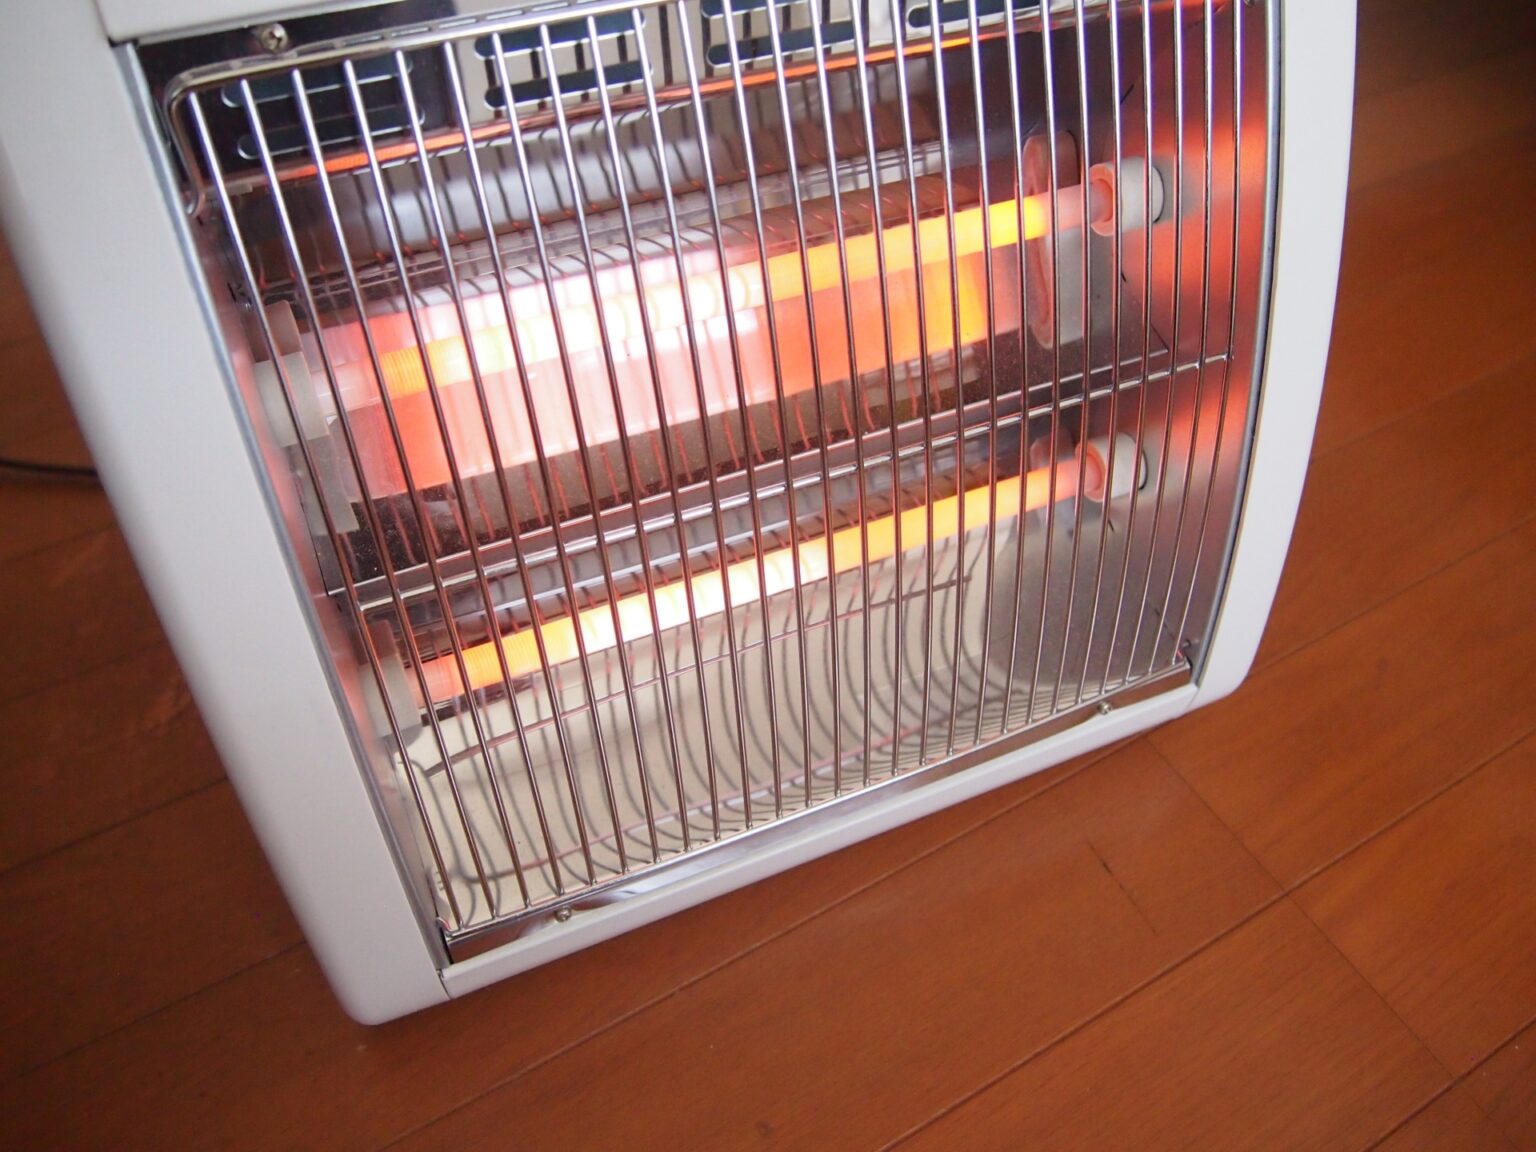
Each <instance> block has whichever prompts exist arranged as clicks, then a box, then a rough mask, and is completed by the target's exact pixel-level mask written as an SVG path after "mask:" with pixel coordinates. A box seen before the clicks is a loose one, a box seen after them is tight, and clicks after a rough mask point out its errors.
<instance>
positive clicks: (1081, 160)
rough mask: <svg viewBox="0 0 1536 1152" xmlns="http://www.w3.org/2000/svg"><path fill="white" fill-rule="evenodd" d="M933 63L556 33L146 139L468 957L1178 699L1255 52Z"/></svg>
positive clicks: (1242, 430)
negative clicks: (1175, 691) (175, 159)
mask: <svg viewBox="0 0 1536 1152" xmlns="http://www.w3.org/2000/svg"><path fill="white" fill-rule="evenodd" d="M936 12H937V15H936V16H935V8H934V6H933V5H932V4H930V3H928V2H926V0H859V2H855V3H849V2H848V0H828V2H822V0H817V2H815V3H807V2H804V0H680V2H676V3H655V4H652V3H647V4H639V5H636V4H630V3H625V4H617V3H608V2H603V3H594V4H574V5H570V6H567V7H564V8H558V9H553V10H551V9H548V8H546V9H543V10H541V11H529V12H526V13H522V14H513V15H497V16H486V17H474V18H460V19H457V20H454V21H445V22H440V23H436V24H432V23H428V24H425V25H420V26H415V27H412V28H401V29H393V30H385V31H383V32H378V31H375V32H371V33H369V34H368V35H367V36H366V37H361V36H360V37H356V38H354V39H352V40H345V39H343V40H328V41H326V42H324V43H319V44H314V45H311V46H307V47H302V48H300V49H298V50H297V51H295V52H293V53H290V54H288V55H286V56H276V57H265V58H259V59H242V60H236V61H233V62H224V61H221V60H216V61H214V62H212V63H209V64H205V65H202V66H200V67H198V68H196V69H194V70H192V71H188V72H183V73H182V74H181V75H180V76H178V77H177V78H176V79H175V80H173V81H172V82H170V83H169V84H168V85H166V86H165V87H164V90H163V98H164V106H165V113H166V122H167V124H168V126H169V128H170V131H171V133H172V136H173V138H174V141H175V144H176V146H177V150H178V153H179V158H180V161H181V163H182V166H183V170H184V172H185V174H186V177H187V181H188V187H189V190H190V193H191V195H192V198H193V200H194V211H195V213H196V224H195V228H194V231H195V232H196V233H197V235H198V237H199V241H200V243H201V244H202V245H203V246H204V248H205V251H206V255H207V257H208V265H209V268H210V269H211V271H210V273H209V275H210V279H211V280H214V281H219V280H222V281H223V282H225V283H226V284H227V291H225V292H224V294H225V295H226V296H228V297H229V298H230V300H231V302H232V303H231V305H230V311H231V315H232V319H231V321H230V323H229V324H228V326H227V337H228V344H229V350H230V355H231V360H232V362H233V363H234V365H235V369H236V375H237V377H238V380H239V384H240V387H241V391H242V396H243V399H244V402H245V403H246V405H247V407H248V409H249V416H250V420H251V426H252V430H253V433H254V435H255V438H256V441H257V443H258V445H259V446H260V448H261V450H262V458H263V460H264V461H265V462H266V465H267V467H268V468H269V470H270V471H271V472H272V481H273V487H274V491H275V492H276V493H277V494H278V504H279V505H280V506H281V507H283V508H285V509H286V510H287V511H286V514H285V516H284V519H285V523H286V528H287V530H288V531H289V533H290V535H291V536H292V537H293V539H294V543H295V547H296V548H297V549H300V550H307V551H308V552H311V553H312V554H313V557H314V559H313V563H312V564H311V567H312V569H313V571H314V572H315V573H316V576H315V584H316V587H315V589H314V591H315V593H316V597H317V600H318V602H319V604H320V611H321V612H322V614H324V615H325V616H327V617H328V618H329V619H330V620H332V621H334V622H336V623H338V624H340V625H341V627H339V628H337V629H335V630H334V635H335V636H336V637H337V639H336V640H335V642H334V644H333V651H332V655H333V657H334V659H335V662H336V666H337V669H338V678H339V680H340V681H341V682H342V683H343V684H345V685H350V686H351V688H350V699H351V701H352V706H353V709H354V711H355V713H356V726H357V730H358V732H359V735H360V740H361V741H362V742H363V744H364V745H365V746H366V747H367V749H368V751H369V754H370V756H372V757H373V759H374V764H375V771H374V774H375V783H376V785H377V787H378V790H379V793H380V795H381V797H382V799H383V803H382V810H383V811H384V812H385V813H386V818H387V819H388V820H389V821H390V822H391V823H392V824H393V825H394V829H393V830H394V832H395V834H396V838H397V840H398V841H399V842H400V843H401V844H402V846H403V851H404V855H405V857H406V859H407V860H408V861H410V862H412V863H411V864H410V865H409V866H410V867H411V868H412V870H413V872H414V873H415V875H413V879H414V880H415V881H417V882H419V884H420V887H421V890H422V892H424V893H425V898H426V899H428V900H430V902H431V905H432V907H433V908H435V910H436V914H437V916H438V918H439V920H440V922H441V925H442V927H443V931H444V933H445V936H446V938H447V941H448V944H449V949H450V952H451V953H452V954H454V955H463V954H465V953H466V952H467V951H468V950H469V948H470V947H472V942H474V941H480V940H484V939H486V938H488V937H487V934H488V932H492V931H494V932H497V933H501V934H503V935H504V934H505V933H506V932H509V931H516V930H519V928H520V927H523V926H526V924H527V923H529V922H530V918H531V917H534V916H548V915H550V914H551V913H552V912H553V911H555V910H558V909H562V908H567V907H570V906H571V905H579V904H580V903H582V902H584V901H593V900H601V899H604V898H610V897H612V896H614V895H619V894H622V893H623V892H625V891H633V890H636V889H637V887H644V886H646V885H649V884H650V883H652V882H655V883H660V882H663V881H664V880H665V879H666V878H668V877H670V876H675V875H678V874H680V873H681V872H684V871H686V870H688V869H690V868H692V867H694V866H696V865H695V863H694V862H697V866H702V865H703V864H706V863H707V862H708V861H709V860H710V859H712V858H717V857H718V852H719V850H720V849H721V848H722V847H724V846H725V845H726V844H734V845H737V846H738V847H750V845H752V844H754V843H760V842H761V840H760V838H761V837H764V836H771V835H773V834H774V833H775V829H781V828H786V827H792V826H795V825H796V824H797V823H799V822H803V820H804V819H805V818H806V817H807V815H808V814H809V813H811V812H813V811H820V810H825V811H826V812H827V813H828V814H829V815H828V817H827V818H834V816H835V814H836V813H838V812H840V811H846V810H847V808H848V806H849V805H851V804H854V803H857V802H858V800H859V798H860V797H867V796H870V795H874V794H878V793H879V792H880V791H881V790H882V789H888V788H890V787H892V786H894V784H895V783H896V782H900V781H910V782H912V783H913V784H920V783H921V782H922V781H923V780H924V779H927V778H931V777H932V776H934V775H936V774H938V773H941V772H949V771H955V770H958V769H960V768H962V767H963V766H964V765H965V764H966V763H968V762H972V761H974V759H976V758H977V757H981V756H986V755H989V754H993V753H995V752H996V751H998V750H1000V749H1002V748H1004V747H1006V746H1007V745H1008V744H1010V743H1016V742H1017V741H1019V740H1020V739H1027V738H1031V737H1032V736H1035V735H1037V734H1038V733H1040V732H1042V731H1045V730H1047V729H1048V728H1049V727H1052V726H1054V725H1057V724H1059V723H1060V722H1062V720H1063V718H1068V717H1070V718H1076V717H1079V716H1081V715H1083V714H1085V713H1091V712H1092V711H1093V709H1094V708H1095V707H1096V706H1100V702H1107V701H1109V700H1110V699H1111V698H1113V697H1116V696H1117V695H1119V694H1122V693H1126V692H1129V691H1138V692H1139V691H1145V690H1146V689H1147V686H1149V685H1162V684H1164V683H1166V678H1168V677H1170V676H1177V675H1181V674H1183V675H1187V674H1189V672H1190V671H1191V669H1192V667H1193V666H1197V665H1198V659H1199V652H1200V648H1201V644H1202V641H1203V639H1204V637H1205V636H1206V634H1207V631H1208V628H1209V624H1210V620H1211V617H1212V612H1213V610H1214V606H1215V604H1216V601H1217V598H1218V596H1219V591H1220V586H1221V579H1222V572H1223V569H1224V566H1225V563H1226V558H1227V554H1228V551H1229V545H1230V541H1231V538H1232V534H1233V531H1234V525H1235V521H1236V511H1237V506H1238V503H1239V497H1240V492H1241V478H1242V474H1243V467H1244V463H1245V460H1246V456H1247V449H1248V441H1249V436H1250V429H1249V423H1250V421H1249V415H1250V412H1251V409H1252V403H1253V395H1252V389H1253V382H1254V380H1255V378H1256V372H1255V367H1256V360H1257V357H1258V355H1259V353H1260V351H1261V342H1260V340H1259V330H1260V321H1261V314H1262V308H1261V305H1262V300H1263V297H1264V283H1263V278H1264V267H1265V262H1264V251H1265V241H1266V237H1267V233H1268V230H1269V220H1270V213H1271V211H1272V207H1273V190H1272V188H1271V187H1270V186H1269V182H1268V180H1267V178H1266V172H1267V171H1268V170H1269V168H1270V150H1271V147H1272V128H1273V125H1272V122H1271V121H1272V115H1271V108H1270V100H1269V96H1268V93H1269V76H1270V72H1271V68H1272V60H1271V56H1272V51H1273V48H1272V45H1271V44H1270V42H1269V39H1268V26H1269V24H1270V20H1269V17H1268V15H1267V13H1266V12H1265V10H1264V8H1263V6H1252V5H1244V4H1241V3H1213V2H1209V0H1207V2H1205V3H1152V4H1132V3H1118V4H1117V3H1103V2H1101V3H1085V2H1084V0H1078V2H1077V3H1076V4H1070V3H1068V4H1057V5H1054V6H1053V11H1052V14H1051V15H1050V17H1049V20H1048V21H1045V20H1044V19H1043V18H1042V15H1041V12H1040V9H1039V7H1038V6H1037V5H1025V4H1011V3H1009V0H958V2H951V3H942V4H939V5H938V7H937V10H936ZM1047 25H1048V26H1047ZM217 294H218V293H215V295H217ZM903 786H905V785H903ZM818 818H819V817H818Z"/></svg>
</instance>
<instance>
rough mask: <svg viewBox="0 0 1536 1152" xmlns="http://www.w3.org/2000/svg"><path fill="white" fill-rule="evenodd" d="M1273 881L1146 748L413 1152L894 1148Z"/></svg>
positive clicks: (625, 1028) (681, 998) (427, 1137)
mask: <svg viewBox="0 0 1536 1152" xmlns="http://www.w3.org/2000/svg"><path fill="white" fill-rule="evenodd" d="M1273 891H1274V889H1273V885H1272V884H1271V883H1270V881H1269V880H1268V878H1267V877H1265V876H1264V875H1263V873H1262V871H1261V870H1260V869H1259V868H1258V867H1257V866H1256V865H1255V864H1254V862H1253V861H1252V860H1251V859H1250V858H1249V857H1248V856H1247V854H1246V853H1244V852H1243V851H1242V849H1241V847H1240V846H1239V845H1238V844H1237V843H1236V841H1235V840H1233V838H1232V837H1231V836H1230V834H1229V833H1228V832H1227V831H1226V830H1225V829H1224V828H1222V827H1221V826H1220V824H1219V823H1218V822H1217V821H1216V820H1215V819H1214V818H1213V817H1212V816H1211V814H1210V813H1209V812H1208V811H1207V810H1206V809H1205V807H1204V806H1203V805H1201V804H1200V803H1199V801H1198V800H1197V799H1196V798H1195V797H1194V796H1193V795H1192V794H1191V793H1190V792H1189V791H1188V790H1187V789H1186V788H1185V787H1184V785H1183V783H1182V782H1181V781H1180V780H1179V779H1178V777H1177V776H1176V775H1175V774H1174V773H1173V772H1172V771H1170V770H1169V769H1168V768H1167V766H1166V765H1165V764H1163V763H1162V762H1161V761H1160V760H1159V759H1158V758H1157V757H1156V756H1155V755H1154V754H1153V753H1152V752H1151V751H1150V749H1148V748H1147V747H1146V746H1145V745H1144V744H1141V743H1138V744H1135V745H1132V746H1131V747H1130V748H1128V749H1126V750H1125V751H1123V752H1120V753H1117V754H1116V755H1114V756H1111V757H1109V758H1107V759H1105V760H1103V761H1101V762H1100V763H1099V764H1096V765H1094V766H1093V767H1092V768H1089V769H1088V770H1087V771H1085V772H1083V773H1082V774H1080V775H1078V776H1076V777H1074V778H1073V779H1072V780H1070V781H1068V782H1067V783H1066V784H1064V785H1063V786H1062V787H1060V788H1058V789H1055V790H1053V791H1052V792H1049V793H1046V794H1045V795H1043V796H1041V797H1039V798H1038V799H1037V800H1036V801H1033V802H1031V803H1029V804H1026V805H1022V806H1021V807H1019V808H1018V809H1015V810H1014V811H1013V812H1010V813H1009V814H1008V815H1007V816H1005V817H1004V818H1002V819H1000V820H997V821H994V822H993V823H991V824H989V825H987V826H986V827H985V828H982V829H978V830H977V831H976V832H974V833H973V834H971V835H969V836H967V837H965V839H963V840H961V841H959V842H957V843H956V844H954V845H951V846H949V847H947V848H946V849H945V850H944V851H942V852H939V853H936V854H934V855H933V856H932V857H930V858H929V859H927V860H925V861H923V863H922V864H921V865H919V866H916V867H913V868H910V869H908V870H906V871H904V872H902V873H900V874H899V875H897V876H895V877H892V878H891V879H890V880H888V881H886V882H885V883H882V884H881V885H879V886H878V887H877V888H875V889H872V890H871V891H869V892H868V893H866V894H865V895H864V896H863V898H861V899H860V900H858V901H857V902H854V903H850V904H849V905H847V906H846V907H841V908H837V909H833V910H831V911H829V912H828V913H826V914H824V915H822V916H819V917H817V918H816V919H815V920H814V921H812V922H810V923H809V924H807V925H805V926H803V927H802V928H800V929H798V930H797V931H796V932H794V933H792V934H791V935H790V936H788V937H786V938H784V939H783V940H781V941H775V942H774V943H773V944H770V945H769V946H767V947H765V948H762V949H759V950H758V951H756V952H754V953H752V954H751V955H750V956H747V957H744V958H743V959H742V960H741V961H740V962H739V963H737V964H734V965H732V966H731V967H730V968H728V969H726V970H725V971H724V972H721V973H719V974H717V975H715V976H713V977H711V978H710V979H709V980H706V981H702V982H701V983H699V984H697V985H695V986H693V987H691V988H688V989H685V990H683V991H682V992H680V993H679V994H678V995H676V996H673V997H671V998H670V999H668V1000H667V1001H665V1002H664V1003H661V1004H658V1005H656V1006H655V1007H654V1008H652V1009H650V1010H649V1011H648V1012H646V1013H645V1014H644V1015H642V1016H640V1017H637V1018H636V1019H634V1020H632V1021H628V1022H626V1023H625V1024H623V1025H621V1026H620V1027H618V1028H615V1029H613V1030H611V1031H610V1032H607V1033H605V1034H603V1035H602V1036H599V1037H595V1038H594V1039H593V1040H591V1041H589V1042H588V1043H586V1044H584V1045H582V1046H581V1047H580V1048H578V1049H576V1050H575V1051H573V1052H570V1053H568V1054H566V1055H564V1056H562V1057H561V1058H560V1059H558V1060H556V1061H553V1062H551V1063H549V1064H547V1065H544V1066H542V1067H540V1068H537V1069H534V1070H532V1071H531V1072H529V1073H528V1074H526V1075H524V1076H522V1077H519V1078H518V1079H517V1080H515V1081H513V1082H511V1083H510V1084H507V1085H505V1086H504V1087H502V1088H500V1089H498V1090H497V1091H495V1092H493V1093H491V1094H489V1095H487V1096H485V1097H483V1098H482V1099H480V1100H477V1101H475V1102H474V1103H473V1104H471V1105H470V1106H468V1107H466V1108H464V1109H462V1110H460V1111H458V1112H455V1113H453V1114H452V1115H450V1116H448V1117H447V1118H445V1119H444V1120H442V1121H440V1122H439V1123H437V1124H434V1125H433V1126H432V1127H430V1128H428V1129H426V1130H425V1131H422V1132H419V1133H417V1134H416V1135H414V1136H413V1137H412V1138H410V1139H409V1140H406V1141H404V1142H403V1143H402V1144H401V1148H402V1149H409V1150H410V1152H427V1150H429V1149H445V1150H446V1149H463V1148H476V1147H488V1146H492V1145H494V1144H495V1143H496V1141H497V1140H498V1137H500V1136H504V1135H505V1134H507V1133H509V1132H512V1131H516V1133H517V1140H518V1141H519V1143H520V1144H521V1146H523V1147H527V1148H538V1149H565V1148H570V1149H577V1148H611V1147H618V1146H620V1145H623V1146H626V1147H630V1148H634V1149H650V1148H655V1149H671V1148H710V1149H735V1148H748V1147H755V1146H757V1145H758V1144H759V1143H760V1142H761V1141H764V1140H770V1141H772V1142H773V1143H776V1144H779V1145H781V1146H784V1147H794V1148H803V1147H814V1146H817V1144H818V1142H819V1141H821V1140H825V1139H826V1137H827V1134H828V1131H829V1129H828V1125H829V1123H831V1124H835V1131H836V1133H837V1142H838V1144H839V1145H840V1146H841V1147H846V1148H878V1147H882V1146H883V1145H884V1144H885V1143H886V1142H888V1141H890V1140H894V1139H895V1138H897V1137H898V1136H900V1135H901V1134H902V1132H904V1131H905V1130H907V1129H908V1128H910V1127H912V1126H914V1125H916V1124H918V1123H921V1122H922V1121H923V1120H924V1119H925V1118H926V1117H928V1116H930V1115H932V1114H933V1112H934V1111H935V1110H936V1109H938V1108H942V1107H943V1106H944V1105H945V1104H946V1103H948V1102H949V1101H951V1100H953V1099H955V1098H956V1097H957V1096H958V1095H961V1094H963V1093H964V1092H965V1091H967V1089H968V1088H969V1087H971V1086H972V1085H974V1084H976V1083H979V1082H981V1081H984V1080H985V1079H986V1078H988V1077H990V1076H994V1075H997V1074H998V1073H1000V1072H1001V1071H1003V1070H1004V1069H1006V1068H1007V1067H1008V1066H1009V1065H1010V1064H1011V1063H1013V1062H1015V1061H1018V1060H1021V1059H1023V1058H1025V1057H1026V1056H1028V1055H1029V1054H1030V1053H1032V1052H1034V1051H1036V1050H1038V1049H1040V1048H1041V1047H1042V1046H1044V1045H1045V1044H1047V1043H1049V1042H1050V1041H1051V1040H1052V1039H1053V1038H1055V1037H1056V1036H1058V1035H1060V1034H1061V1033H1062V1032H1063V1031H1064V1030H1066V1029H1068V1028H1071V1027H1073V1026H1074V1025H1076V1024H1078V1023H1080V1022H1081V1021H1083V1020H1084V1019H1086V1018H1087V1017H1089V1016H1090V1015H1091V1014H1093V1013H1094V1012H1096V1011H1098V1010H1100V1009H1102V1008H1104V1007H1106V1006H1107V1005H1108V1004H1110V1003H1111V1002H1112V1001H1113V1000H1114V999H1116V998H1117V997H1119V996H1123V995H1124V994H1126V993H1127V992H1130V991H1131V990H1132V989H1133V988H1135V987H1136V986H1137V985H1138V984H1140V983H1142V982H1144V981H1146V980H1148V979H1149V978H1151V977H1152V976H1154V975H1155V974H1156V973H1157V972H1158V971H1159V970H1161V969H1162V968H1164V967H1166V966H1167V965H1169V964H1171V963H1174V962H1176V961H1177V960H1179V959H1180V958H1181V957H1182V956H1183V955H1186V954H1188V953H1190V952H1192V951H1193V950H1194V949H1195V948H1197V947H1198V946H1199V945H1200V944H1201V943H1203V942H1205V941H1206V940H1208V939H1210V938H1211V937H1212V936H1214V935H1215V934H1217V933H1219V932H1221V931H1223V930H1224V929H1226V928H1228V927H1230V926H1231V925H1233V924H1234V923H1236V922H1237V921H1238V920H1240V919H1241V918H1242V917H1243V916H1245V915H1247V914H1249V913H1251V912H1252V911H1253V910H1254V909H1256V908H1257V907H1259V906H1260V904H1261V903H1262V902H1263V901H1264V900H1266V899H1268V898H1269V897H1270V896H1271V895H1272V893H1273ZM791 1019H792V1020H794V1021H795V1025H794V1026H793V1027H785V1026H784V1025H785V1022H786V1021H788V1020H791ZM679 1068H695V1069H701V1070H702V1069H709V1073H708V1075H704V1076H679V1075H678V1074H677V1070H678V1069H679ZM897 1085H899V1086H900V1087H899V1088H897V1087H896V1086H897ZM641 1112H643V1113H645V1114H646V1115H650V1116H654V1117H656V1118H657V1120H658V1121H660V1122H658V1123H655V1124H648V1125H636V1124H635V1123H634V1119H635V1117H636V1116H637V1115H638V1114H640V1113H641ZM662 1118H665V1119H664V1120H662ZM834 1118H835V1119H834ZM1106 1146H1108V1145H1106Z"/></svg>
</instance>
